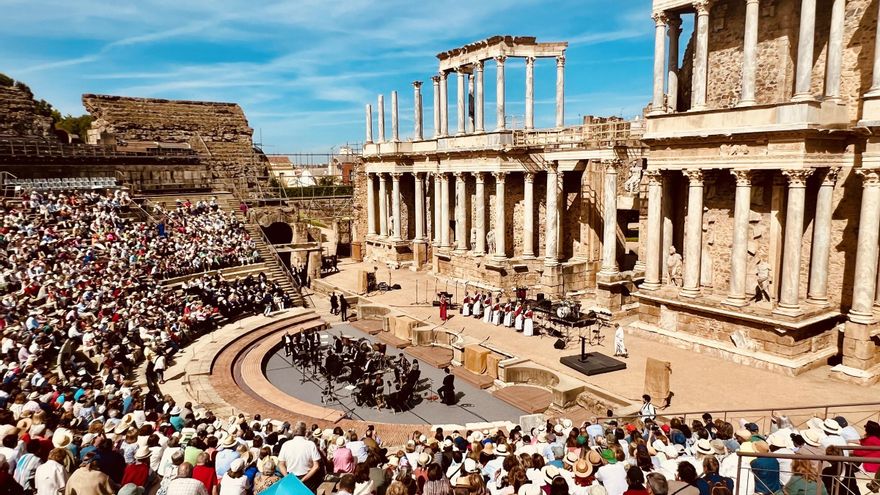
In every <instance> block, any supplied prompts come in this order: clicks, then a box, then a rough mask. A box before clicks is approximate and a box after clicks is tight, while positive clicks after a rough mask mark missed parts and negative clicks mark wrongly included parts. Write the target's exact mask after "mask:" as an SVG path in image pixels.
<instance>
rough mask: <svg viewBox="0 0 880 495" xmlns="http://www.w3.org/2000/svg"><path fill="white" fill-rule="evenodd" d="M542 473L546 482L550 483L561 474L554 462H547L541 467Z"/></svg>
mask: <svg viewBox="0 0 880 495" xmlns="http://www.w3.org/2000/svg"><path fill="white" fill-rule="evenodd" d="M541 474H542V475H544V483H547V484H548V485H549V484H551V483H553V478H555V477H557V476H559V468H558V467H556V466H554V465H552V464H547V465H545V466H544V467H542V468H541Z"/></svg>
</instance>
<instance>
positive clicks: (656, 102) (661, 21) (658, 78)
mask: <svg viewBox="0 0 880 495" xmlns="http://www.w3.org/2000/svg"><path fill="white" fill-rule="evenodd" d="M651 17H652V18H653V19H654V98H653V99H652V100H651V114H655V115H656V114H659V113H662V112H663V111H664V109H663V65H664V63H665V62H666V20H667V17H666V13H665V12H654V14H653V15H652V16H651Z"/></svg>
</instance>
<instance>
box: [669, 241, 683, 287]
mask: <svg viewBox="0 0 880 495" xmlns="http://www.w3.org/2000/svg"><path fill="white" fill-rule="evenodd" d="M666 269H667V277H668V280H667V283H668V284H669V285H672V286H674V287H681V284H682V277H681V255H680V254H678V253H677V252H676V251H675V246H669V257H668V258H667V259H666Z"/></svg>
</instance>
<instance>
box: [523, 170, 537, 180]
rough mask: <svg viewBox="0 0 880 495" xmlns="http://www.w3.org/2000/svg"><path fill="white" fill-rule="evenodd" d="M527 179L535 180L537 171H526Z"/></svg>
mask: <svg viewBox="0 0 880 495" xmlns="http://www.w3.org/2000/svg"><path fill="white" fill-rule="evenodd" d="M525 181H526V182H535V173H534V172H526V174H525Z"/></svg>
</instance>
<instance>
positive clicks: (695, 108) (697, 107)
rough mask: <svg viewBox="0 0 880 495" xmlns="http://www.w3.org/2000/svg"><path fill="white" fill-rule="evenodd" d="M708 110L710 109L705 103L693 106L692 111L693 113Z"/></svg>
mask: <svg viewBox="0 0 880 495" xmlns="http://www.w3.org/2000/svg"><path fill="white" fill-rule="evenodd" d="M708 109H709V105H706V104H705V103H703V104H702V105H694V106H692V107H691V109H690V111H691V112H701V111H703V110H708Z"/></svg>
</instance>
